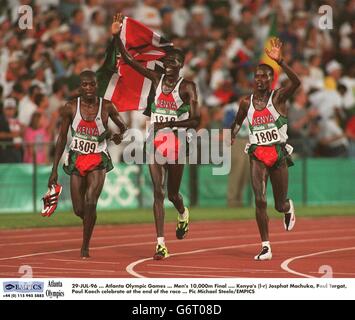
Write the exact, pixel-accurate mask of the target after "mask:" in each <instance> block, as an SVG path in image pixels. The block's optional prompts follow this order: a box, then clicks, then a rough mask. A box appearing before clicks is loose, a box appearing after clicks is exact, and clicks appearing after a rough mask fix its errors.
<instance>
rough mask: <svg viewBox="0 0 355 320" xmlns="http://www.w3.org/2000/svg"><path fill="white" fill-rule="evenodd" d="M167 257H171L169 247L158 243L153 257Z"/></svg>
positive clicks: (160, 258) (156, 258)
mask: <svg viewBox="0 0 355 320" xmlns="http://www.w3.org/2000/svg"><path fill="white" fill-rule="evenodd" d="M167 257H169V252H168V248H167V247H166V246H165V245H161V244H157V247H156V250H155V254H154V256H153V259H154V260H163V259H165V258H167Z"/></svg>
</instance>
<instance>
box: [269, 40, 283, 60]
mask: <svg viewBox="0 0 355 320" xmlns="http://www.w3.org/2000/svg"><path fill="white" fill-rule="evenodd" d="M270 43H271V49H270V50H269V49H268V48H265V52H266V54H267V55H268V56H269V57H270V59H272V60H274V61H276V62H278V63H279V62H280V61H281V47H282V42H281V41H280V39H279V38H272V39H271V40H270Z"/></svg>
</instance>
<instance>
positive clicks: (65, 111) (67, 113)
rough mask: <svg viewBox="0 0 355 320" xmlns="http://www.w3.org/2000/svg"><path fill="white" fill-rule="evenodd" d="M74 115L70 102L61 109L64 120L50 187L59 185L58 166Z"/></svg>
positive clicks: (60, 130) (56, 148) (49, 180)
mask: <svg viewBox="0 0 355 320" xmlns="http://www.w3.org/2000/svg"><path fill="white" fill-rule="evenodd" d="M72 115H73V112H72V107H71V105H70V102H68V103H67V104H66V105H65V106H64V107H62V108H61V109H60V117H61V118H62V122H61V125H60V129H59V136H58V139H57V143H56V145H55V151H54V161H53V167H52V173H51V175H50V177H49V179H48V187H50V186H51V185H53V184H56V183H57V179H58V164H59V161H60V158H61V157H62V154H63V152H64V149H65V145H66V143H67V134H68V129H69V126H70V122H71V120H72Z"/></svg>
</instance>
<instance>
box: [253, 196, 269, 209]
mask: <svg viewBox="0 0 355 320" xmlns="http://www.w3.org/2000/svg"><path fill="white" fill-rule="evenodd" d="M255 206H256V207H257V208H258V209H266V206H267V202H266V198H265V197H263V196H261V197H258V196H256V197H255Z"/></svg>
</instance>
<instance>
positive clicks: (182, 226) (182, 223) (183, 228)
mask: <svg viewBox="0 0 355 320" xmlns="http://www.w3.org/2000/svg"><path fill="white" fill-rule="evenodd" d="M185 212H186V213H187V216H186V218H185V219H184V220H181V219H180V214H178V222H177V225H176V238H178V239H180V240H181V239H184V238H185V237H186V235H187V233H188V232H189V210H188V209H187V208H186V207H185Z"/></svg>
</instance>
